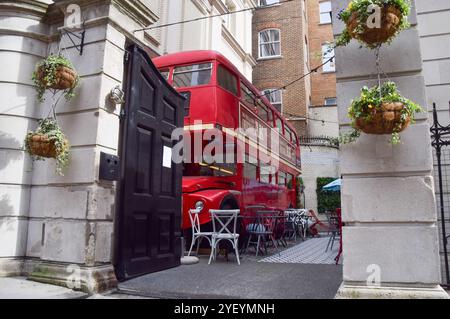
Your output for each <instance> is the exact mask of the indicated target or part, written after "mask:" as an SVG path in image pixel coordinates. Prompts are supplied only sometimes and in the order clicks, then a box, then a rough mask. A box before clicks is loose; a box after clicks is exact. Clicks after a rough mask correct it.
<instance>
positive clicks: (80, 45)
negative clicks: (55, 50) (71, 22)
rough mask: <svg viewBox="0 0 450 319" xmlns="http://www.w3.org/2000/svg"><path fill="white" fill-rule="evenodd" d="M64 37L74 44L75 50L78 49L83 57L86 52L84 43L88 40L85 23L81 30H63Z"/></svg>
mask: <svg viewBox="0 0 450 319" xmlns="http://www.w3.org/2000/svg"><path fill="white" fill-rule="evenodd" d="M60 30H61V33H62V35H63V36H64V35H67V37H68V38H69V40H70V42H72V44H73V46H74V47H75V49H77V51H78V52H80V55H83V50H84V44H85V43H84V42H85V38H86V28H85V27H84V22H83V24H82V26H81V28H80V30H77V31H75V30H71V29H70V28H66V27H64V28H61V29H60Z"/></svg>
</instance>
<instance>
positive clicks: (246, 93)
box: [241, 82, 256, 105]
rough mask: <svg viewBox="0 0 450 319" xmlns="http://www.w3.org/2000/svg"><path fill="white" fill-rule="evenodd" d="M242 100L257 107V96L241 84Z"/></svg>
mask: <svg viewBox="0 0 450 319" xmlns="http://www.w3.org/2000/svg"><path fill="white" fill-rule="evenodd" d="M241 99H242V100H243V101H245V102H247V103H248V104H250V105H255V103H256V96H255V94H254V93H253V92H252V91H251V90H250V89H249V88H248V87H247V86H246V85H245V84H244V83H242V82H241Z"/></svg>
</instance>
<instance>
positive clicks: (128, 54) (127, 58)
mask: <svg viewBox="0 0 450 319" xmlns="http://www.w3.org/2000/svg"><path fill="white" fill-rule="evenodd" d="M130 56H131V54H130V52H129V51H125V55H124V57H123V61H124V62H125V63H128V61H130Z"/></svg>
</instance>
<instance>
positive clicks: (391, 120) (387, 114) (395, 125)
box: [355, 102, 411, 135]
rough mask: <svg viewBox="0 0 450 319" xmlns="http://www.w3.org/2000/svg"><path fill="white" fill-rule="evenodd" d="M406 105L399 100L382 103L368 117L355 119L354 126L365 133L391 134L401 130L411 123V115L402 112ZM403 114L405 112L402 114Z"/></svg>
mask: <svg viewBox="0 0 450 319" xmlns="http://www.w3.org/2000/svg"><path fill="white" fill-rule="evenodd" d="M405 108H406V105H405V104H403V103H401V102H396V103H382V104H381V108H375V109H374V111H373V113H372V115H371V116H370V117H369V118H366V117H364V116H361V117H358V118H356V119H355V127H356V128H357V129H359V130H361V131H362V132H364V133H366V134H378V135H381V134H392V133H400V132H403V131H404V130H405V129H406V128H407V127H408V126H409V124H410V123H411V116H410V115H409V114H408V112H406V113H404V109H405ZM403 114H405V115H404V116H403Z"/></svg>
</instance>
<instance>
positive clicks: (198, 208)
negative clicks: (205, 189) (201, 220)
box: [195, 200, 205, 212]
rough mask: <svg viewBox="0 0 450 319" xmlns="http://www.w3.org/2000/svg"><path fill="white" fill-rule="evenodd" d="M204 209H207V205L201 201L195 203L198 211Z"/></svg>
mask: <svg viewBox="0 0 450 319" xmlns="http://www.w3.org/2000/svg"><path fill="white" fill-rule="evenodd" d="M203 208H205V203H203V202H202V201H201V200H199V201H198V202H196V203H195V209H196V210H198V211H200V212H201V211H202V210H203Z"/></svg>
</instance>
